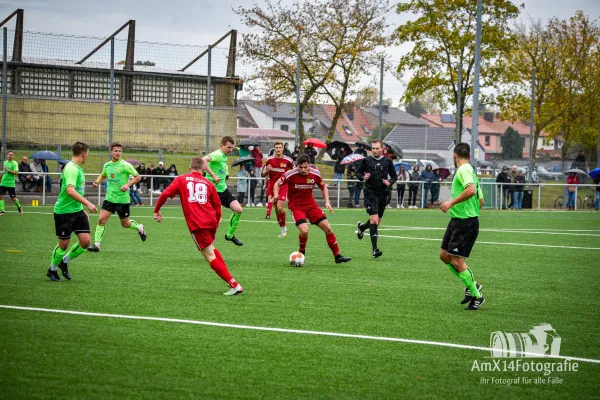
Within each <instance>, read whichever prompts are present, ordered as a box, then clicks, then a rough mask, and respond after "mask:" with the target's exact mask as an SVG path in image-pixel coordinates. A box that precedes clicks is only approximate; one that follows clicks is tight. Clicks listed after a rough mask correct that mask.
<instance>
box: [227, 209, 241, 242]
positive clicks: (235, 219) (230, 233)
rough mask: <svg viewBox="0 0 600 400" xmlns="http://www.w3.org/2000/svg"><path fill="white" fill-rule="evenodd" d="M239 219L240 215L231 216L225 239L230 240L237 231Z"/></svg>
mask: <svg viewBox="0 0 600 400" xmlns="http://www.w3.org/2000/svg"><path fill="white" fill-rule="evenodd" d="M240 218H242V214H236V213H233V214H231V218H230V219H229V228H227V237H228V238H232V237H233V235H234V233H235V230H236V229H237V226H238V224H239V223H240Z"/></svg>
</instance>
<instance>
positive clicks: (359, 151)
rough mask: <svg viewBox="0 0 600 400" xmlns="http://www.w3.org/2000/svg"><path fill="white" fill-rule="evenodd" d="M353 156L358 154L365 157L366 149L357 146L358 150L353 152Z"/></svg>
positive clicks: (362, 146)
mask: <svg viewBox="0 0 600 400" xmlns="http://www.w3.org/2000/svg"><path fill="white" fill-rule="evenodd" d="M354 154H360V155H361V156H363V157H366V156H367V149H365V146H364V145H363V144H361V145H360V146H358V149H356V150H354Z"/></svg>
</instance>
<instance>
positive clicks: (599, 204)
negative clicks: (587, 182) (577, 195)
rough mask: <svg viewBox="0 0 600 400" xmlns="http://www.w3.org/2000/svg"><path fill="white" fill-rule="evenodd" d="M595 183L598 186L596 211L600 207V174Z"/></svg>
mask: <svg viewBox="0 0 600 400" xmlns="http://www.w3.org/2000/svg"><path fill="white" fill-rule="evenodd" d="M594 183H595V184H596V185H598V186H596V211H598V209H600V175H598V176H597V177H595V178H594Z"/></svg>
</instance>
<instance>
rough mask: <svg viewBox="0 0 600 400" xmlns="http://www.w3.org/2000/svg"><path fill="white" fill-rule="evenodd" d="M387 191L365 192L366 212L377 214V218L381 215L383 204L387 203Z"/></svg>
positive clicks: (383, 209) (383, 208)
mask: <svg viewBox="0 0 600 400" xmlns="http://www.w3.org/2000/svg"><path fill="white" fill-rule="evenodd" d="M388 196H389V192H385V193H381V194H377V193H373V192H365V208H366V209H367V214H369V215H378V216H379V218H381V217H383V212H384V211H385V206H387V205H388Z"/></svg>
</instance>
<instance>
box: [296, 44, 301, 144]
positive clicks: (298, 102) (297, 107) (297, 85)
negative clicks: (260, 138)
mask: <svg viewBox="0 0 600 400" xmlns="http://www.w3.org/2000/svg"><path fill="white" fill-rule="evenodd" d="M300 60H301V55H300V53H297V54H296V138H295V141H296V144H295V145H294V151H295V149H296V146H300V143H299V142H300Z"/></svg>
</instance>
